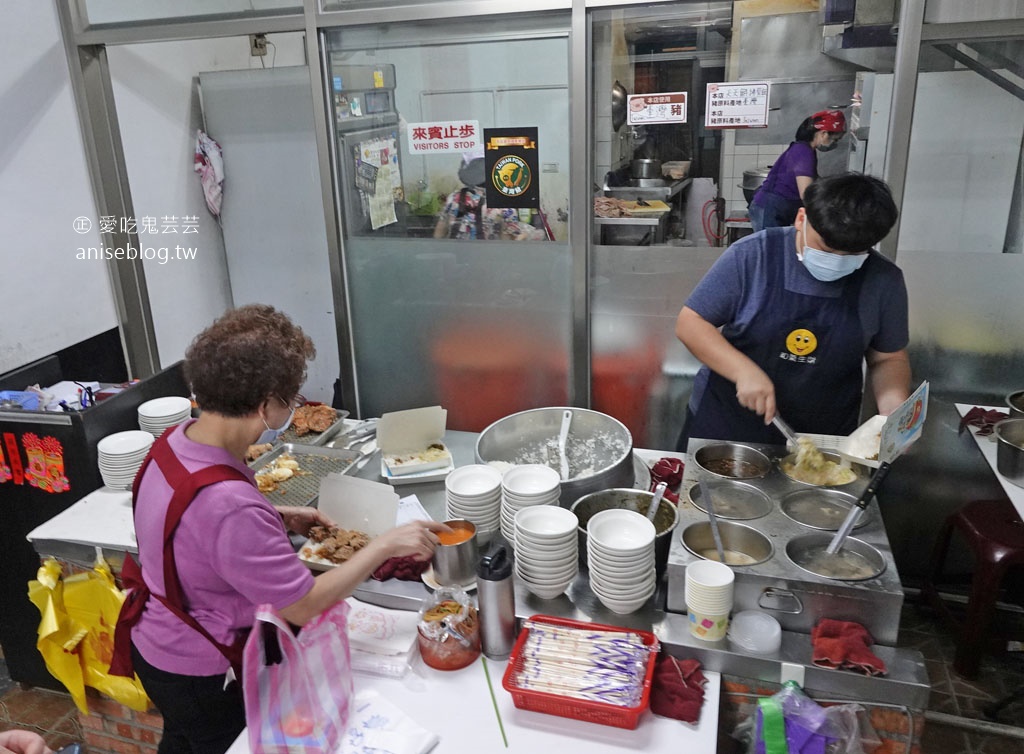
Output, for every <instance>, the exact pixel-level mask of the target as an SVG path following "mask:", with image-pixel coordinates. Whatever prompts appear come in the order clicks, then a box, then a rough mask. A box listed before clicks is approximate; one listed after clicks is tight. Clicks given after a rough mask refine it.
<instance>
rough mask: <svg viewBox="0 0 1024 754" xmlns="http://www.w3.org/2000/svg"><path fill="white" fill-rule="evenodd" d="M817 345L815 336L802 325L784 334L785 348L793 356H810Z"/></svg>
mask: <svg viewBox="0 0 1024 754" xmlns="http://www.w3.org/2000/svg"><path fill="white" fill-rule="evenodd" d="M817 347H818V338H817V336H816V335H815V334H814V333H812V332H811V331H810V330H806V329H804V328H802V327H798V328H797V329H795V330H792V331H791V332H790V333H789V335H787V336H786V350H787V351H789V352H790V353H791V354H793V355H794V356H797V357H801V356H810V355H811V354H812V353H814V350H815V349H816V348H817Z"/></svg>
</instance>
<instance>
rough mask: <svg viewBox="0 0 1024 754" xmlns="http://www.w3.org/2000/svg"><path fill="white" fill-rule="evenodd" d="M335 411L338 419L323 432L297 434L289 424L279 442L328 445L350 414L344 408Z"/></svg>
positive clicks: (343, 426)
mask: <svg viewBox="0 0 1024 754" xmlns="http://www.w3.org/2000/svg"><path fill="white" fill-rule="evenodd" d="M335 411H337V412H338V419H337V421H335V422H334V424H332V425H331V426H329V427H328V428H327V429H325V430H324V431H323V432H307V433H306V434H304V435H297V434H295V428H294V426H289V427H288V429H286V430H285V431H284V434H282V435H281V437H280V439H279V442H282V443H299V444H301V445H313V446H321V445H326V444H327V443H329V442H330V441H331V440H333V439H334V438H335V437H337V436H338V435H339V434H340V433H341V432H342V431H344V429H345V419H346V417H347V416H348V411H345V410H343V409H335ZM275 450H276V448H275ZM257 460H259V459H257Z"/></svg>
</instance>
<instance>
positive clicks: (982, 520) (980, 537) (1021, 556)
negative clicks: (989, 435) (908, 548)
mask: <svg viewBox="0 0 1024 754" xmlns="http://www.w3.org/2000/svg"><path fill="white" fill-rule="evenodd" d="M954 529H955V530H956V531H959V532H960V534H961V535H962V536H963V537H964V539H965V540H966V542H967V545H968V547H970V549H971V553H972V554H973V556H974V576H973V578H972V580H971V594H970V597H969V598H968V602H967V617H966V618H965V619H964V621H963V623H961V624H959V625H957V621H956V620H954V618H953V615H952V613H951V612H950V610H949V607H948V606H947V605H946V604H945V603H944V602H943V601H942V598H941V597H939V593H938V591H937V590H936V586H935V585H936V584H937V583H940V582H941V580H942V566H943V563H944V561H945V559H946V552H947V551H948V549H949V543H950V539H951V538H952V536H953V530H954ZM1019 565H1024V522H1022V521H1021V518H1020V516H1019V515H1017V511H1016V510H1015V509H1014V507H1013V505H1012V504H1011V503H1010V502H1009V501H1008V500H975V501H974V502H971V503H967V504H966V505H964V506H963V507H962V508H960V509H959V510H958V511H956V512H955V513H952V514H950V515H949V516H948V517H947V518H946V520H945V522H944V523H943V524H942V529H941V530H940V531H939V538H938V539H937V540H936V542H935V549H934V550H933V551H932V559H931V564H930V566H929V568H928V575H927V576H926V578H925V582H924V584H923V586H922V589H921V592H922V595H923V596H924V597H925V599H927V600H928V602H929V603H930V604H931V605H932V606H933V607H934V608H935V609H936V610H938V611H939V612H940V613H941V614H942V615H943V616H944V617H945V618H946V619H947V620H949V621H950V622H951V623H953V624H954V626H956V628H957V639H956V657H955V658H954V660H953V669H954V670H956V672H957V673H959V674H960V675H962V676H964V677H965V678H973V677H974V676H975V675H977V673H978V663H979V662H980V660H981V654H982V651H983V649H984V644H985V640H986V637H987V635H988V634H987V632H988V628H989V624H990V623H991V621H992V616H993V614H994V613H995V607H996V598H997V597H998V596H999V586H1000V584H1001V583H1002V580H1003V577H1004V576H1005V575H1006V572H1007V570H1008V569H1009V568H1010V567H1011V566H1019Z"/></svg>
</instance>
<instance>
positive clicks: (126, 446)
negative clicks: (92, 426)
mask: <svg viewBox="0 0 1024 754" xmlns="http://www.w3.org/2000/svg"><path fill="white" fill-rule="evenodd" d="M153 440H154V438H153V435H151V434H150V433H149V432H143V431H141V430H138V429H132V430H128V431H127V432H115V433H114V434H112V435H107V436H106V437H104V438H103V439H102V440H100V441H99V442H98V443H97V444H96V451H97V453H98V455H99V466H100V476H101V477H103V484H105V485H106V486H107V487H110V488H111V489H114V490H127V489H130V488H131V486H132V482H134V481H135V473H136V472H137V471H138V470H139V467H140V466H141V465H142V462H143V461H144V460H146V453H148V452H149V446H150V445H152V444H153Z"/></svg>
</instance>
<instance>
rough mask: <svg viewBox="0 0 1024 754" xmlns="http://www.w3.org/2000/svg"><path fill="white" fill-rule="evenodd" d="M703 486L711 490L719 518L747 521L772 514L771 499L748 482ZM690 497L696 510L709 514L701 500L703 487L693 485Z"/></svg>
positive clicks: (712, 483) (706, 483) (725, 482)
mask: <svg viewBox="0 0 1024 754" xmlns="http://www.w3.org/2000/svg"><path fill="white" fill-rule="evenodd" d="M703 486H704V487H709V488H710V489H711V496H712V497H711V500H712V502H713V503H714V508H715V515H717V516H718V517H719V518H727V519H731V520H733V521H746V520H749V519H752V518H761V516H766V515H768V514H769V513H771V510H772V501H771V498H769V497H768V495H766V494H765V493H764V492H762V491H761V490H759V489H757V487H754V486H753V485H751V484H747V483H746V482H731V481H728V482H727V481H722V482H705V483H704V485H703ZM689 497H690V502H691V503H693V505H694V507H695V508H698V509H700V510H702V511H704V512H705V513H707V507H706V506H705V505H704V501H703V500H702V499H701V485H697V484H695V485H693V486H692V487H691V488H690V491H689Z"/></svg>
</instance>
